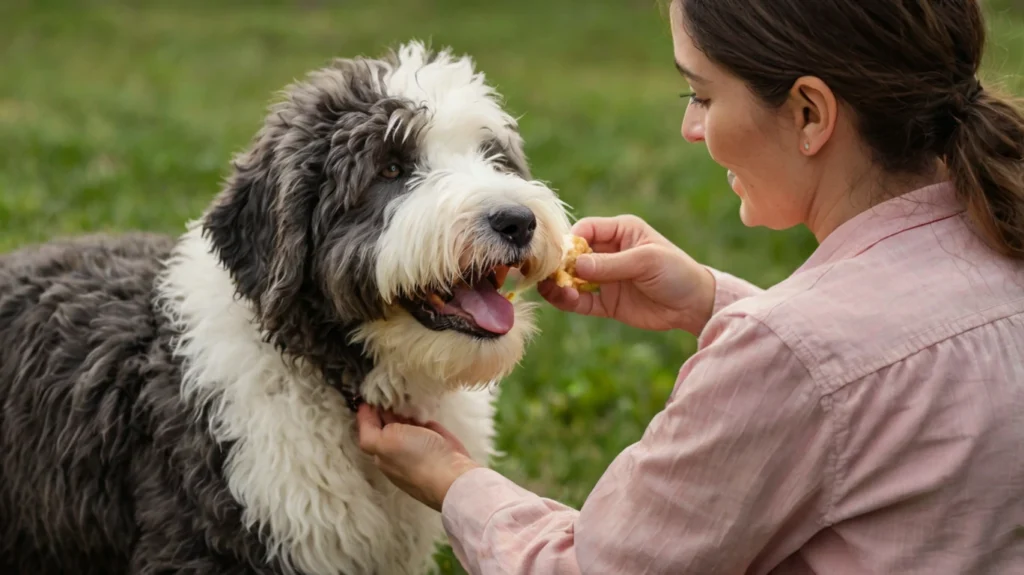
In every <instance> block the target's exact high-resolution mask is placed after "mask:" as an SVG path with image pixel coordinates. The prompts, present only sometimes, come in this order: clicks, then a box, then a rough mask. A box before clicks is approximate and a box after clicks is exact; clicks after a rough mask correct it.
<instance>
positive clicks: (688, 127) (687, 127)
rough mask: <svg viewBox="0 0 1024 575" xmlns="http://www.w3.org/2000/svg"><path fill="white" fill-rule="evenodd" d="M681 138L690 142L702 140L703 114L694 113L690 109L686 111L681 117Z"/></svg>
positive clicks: (694, 142)
mask: <svg viewBox="0 0 1024 575" xmlns="http://www.w3.org/2000/svg"><path fill="white" fill-rule="evenodd" d="M682 133H683V139H685V140H686V141H687V142H690V143H691V144H696V143H697V142H703V141H704V118H703V114H696V113H694V111H693V110H692V109H690V110H687V111H686V116H684V117H683V127H682Z"/></svg>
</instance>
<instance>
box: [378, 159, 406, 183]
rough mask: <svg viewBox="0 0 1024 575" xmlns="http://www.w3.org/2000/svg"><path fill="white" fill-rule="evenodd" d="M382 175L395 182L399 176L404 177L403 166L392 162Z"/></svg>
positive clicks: (382, 171)
mask: <svg viewBox="0 0 1024 575" xmlns="http://www.w3.org/2000/svg"><path fill="white" fill-rule="evenodd" d="M380 175H381V176H383V177H385V178H387V179H389V180H393V179H395V178H397V177H398V176H401V175H402V166H399V165H398V164H396V163H394V162H391V163H390V164H388V166H387V167H386V168H384V169H383V170H381V172H380Z"/></svg>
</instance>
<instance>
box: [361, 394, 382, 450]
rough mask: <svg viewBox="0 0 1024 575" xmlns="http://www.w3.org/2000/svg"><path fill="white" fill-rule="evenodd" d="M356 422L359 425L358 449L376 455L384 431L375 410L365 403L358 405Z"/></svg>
mask: <svg viewBox="0 0 1024 575" xmlns="http://www.w3.org/2000/svg"><path fill="white" fill-rule="evenodd" d="M356 422H357V423H358V425H359V448H360V449H362V450H363V451H364V452H366V453H368V454H370V455H376V454H377V448H378V446H379V444H380V436H381V432H382V431H383V429H384V424H383V422H382V421H381V418H380V414H379V413H378V412H377V409H376V408H374V407H372V406H370V405H369V404H366V403H364V404H362V405H360V406H359V411H357V412H356Z"/></svg>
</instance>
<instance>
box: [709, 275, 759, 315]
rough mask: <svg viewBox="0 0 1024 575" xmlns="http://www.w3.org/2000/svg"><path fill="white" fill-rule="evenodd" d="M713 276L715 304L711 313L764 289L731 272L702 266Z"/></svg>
mask: <svg viewBox="0 0 1024 575" xmlns="http://www.w3.org/2000/svg"><path fill="white" fill-rule="evenodd" d="M704 267H705V268H706V269H707V270H708V271H709V272H711V275H712V276H714V278H715V305H714V307H713V308H712V312H711V314H712V315H715V314H717V313H718V312H720V311H722V310H723V309H725V308H727V307H729V306H730V305H732V304H734V303H736V302H738V301H740V300H741V299H743V298H747V297H750V296H752V295H757V294H759V293H763V292H764V290H763V289H761V288H759V287H757V286H756V285H754V284H752V283H750V282H748V281H747V280H744V279H741V278H738V277H736V276H734V275H732V274H729V273H726V272H723V271H721V270H717V269H715V268H713V267H710V266H704Z"/></svg>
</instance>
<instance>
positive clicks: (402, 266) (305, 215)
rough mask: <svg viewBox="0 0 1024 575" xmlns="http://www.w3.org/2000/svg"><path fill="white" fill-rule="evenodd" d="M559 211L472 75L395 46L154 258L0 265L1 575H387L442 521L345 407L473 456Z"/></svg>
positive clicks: (93, 239)
mask: <svg viewBox="0 0 1024 575" xmlns="http://www.w3.org/2000/svg"><path fill="white" fill-rule="evenodd" d="M568 230H569V218H568V216H567V214H566V211H565V205H564V204H563V203H562V202H561V201H560V200H559V199H558V197H557V196H556V195H555V194H554V193H553V192H552V191H551V190H550V189H549V188H548V187H546V186H545V185H543V184H541V183H538V182H536V181H534V180H532V179H531V176H530V174H529V169H528V167H527V163H526V160H525V157H524V152H523V147H522V140H521V138H520V136H519V134H518V128H517V124H516V122H515V120H514V119H513V118H512V117H510V116H509V115H508V114H507V113H506V112H505V111H504V110H503V107H502V104H501V102H500V100H499V98H498V96H497V95H496V93H495V92H494V90H493V89H492V88H491V87H490V86H488V84H487V83H486V81H485V79H484V77H483V76H482V75H481V74H480V73H478V72H477V71H476V70H475V69H474V65H473V63H472V61H471V60H470V59H468V58H465V57H456V56H454V55H452V54H451V53H450V52H449V51H447V50H445V51H440V52H436V53H434V52H431V51H429V50H428V49H426V48H425V47H424V46H423V45H422V44H420V43H417V42H413V43H409V44H406V45H403V46H401V47H400V48H399V49H397V50H396V51H394V52H393V53H391V54H388V55H387V56H385V57H382V58H379V59H376V58H354V59H345V60H338V61H336V62H334V63H333V64H332V65H331V66H328V67H326V68H324V69H321V70H318V71H316V72H314V73H312V74H310V75H309V76H308V77H307V78H305V79H304V80H303V81H301V82H297V83H295V84H294V85H292V86H290V87H289V88H288V89H287V90H286V94H285V97H284V98H283V99H282V101H281V102H279V103H277V104H275V105H274V106H273V107H272V108H271V110H270V113H269V114H268V116H267V118H266V122H265V124H264V126H263V127H262V129H261V130H260V131H259V133H258V134H257V135H256V137H255V138H254V140H253V142H252V144H251V147H250V148H249V149H248V150H246V151H245V152H244V153H243V154H241V155H240V156H239V157H238V158H237V159H236V160H235V162H234V163H233V170H232V172H231V174H230V176H229V177H228V178H227V180H226V183H225V185H224V189H223V190H222V191H221V193H220V194H219V195H218V196H217V197H216V198H215V200H214V201H213V202H212V204H211V205H210V207H209V209H208V210H206V211H205V213H204V214H203V215H202V217H201V218H199V219H198V220H197V221H195V222H193V223H192V224H190V225H189V226H188V228H187V232H186V233H184V234H183V235H181V236H180V237H176V238H165V237H160V236H157V235H152V234H142V233H138V234H131V233H126V234H123V235H109V236H89V237H82V238H77V239H69V240H54V241H52V242H50V243H48V244H44V245H38V246H32V247H25V248H23V249H20V250H18V251H15V252H13V253H9V254H6V255H4V256H0V407H2V409H0V573H5V574H6V573H24V574H26V575H49V574H58V573H60V574H93V573H95V574H106V575H110V574H119V573H132V574H143V573H145V574H149V573H152V574H156V573H175V574H185V573H195V574H205V575H217V574H228V573H231V574H241V573H275V574H276V573H289V572H297V573H305V574H310V575H314V574H317V575H327V574H339V573H348V574H357V573H366V574H370V573H372V574H376V575H399V574H406V573H421V572H423V571H424V570H426V569H428V568H429V566H430V564H431V558H432V554H433V552H434V549H435V544H436V543H437V541H438V540H439V538H440V537H441V536H442V535H443V532H442V530H441V522H440V517H439V515H438V514H437V513H436V512H434V511H432V510H430V509H428V508H426V507H425V506H422V505H420V504H419V503H417V502H415V501H414V500H412V499H411V498H409V497H407V496H405V495H404V494H403V493H401V492H399V491H397V490H396V489H395V488H394V487H393V486H392V485H391V484H390V483H389V482H388V481H387V479H386V478H384V477H383V476H382V475H380V473H379V472H378V471H377V470H376V468H375V467H374V465H373V463H372V461H371V460H370V459H368V458H367V457H366V456H364V455H363V454H362V452H361V451H360V450H359V449H358V446H357V435H356V431H355V427H354V413H353V411H352V406H353V405H355V403H356V402H358V401H360V400H365V401H367V402H370V403H373V404H377V405H383V406H387V407H391V408H394V409H395V410H397V411H398V412H400V413H404V414H406V415H411V416H414V417H418V418H420V419H428V418H429V419H435V420H437V421H439V422H441V423H442V424H443V425H445V426H447V427H448V428H450V429H451V430H452V431H453V432H454V433H456V434H457V435H458V436H459V437H460V438H461V439H462V440H463V441H464V443H465V445H466V447H467V448H468V449H469V450H470V452H471V453H472V454H473V455H474V456H475V457H476V458H479V459H486V458H487V457H489V456H490V455H491V454H492V436H493V426H492V415H493V407H492V396H493V394H492V391H491V390H490V389H488V387H489V384H492V383H494V382H496V381H498V380H500V379H501V378H502V377H504V376H506V375H507V374H508V373H509V372H510V370H511V369H512V368H513V367H514V366H515V365H516V364H517V362H518V361H519V360H520V358H521V356H522V354H523V351H524V346H525V345H526V343H527V341H528V340H529V337H530V335H531V334H532V333H533V332H534V331H535V328H534V323H533V319H532V310H531V307H530V304H529V303H527V302H525V301H522V300H520V299H515V300H513V301H510V300H509V299H508V298H506V297H505V294H503V293H501V291H500V287H501V284H502V282H503V280H504V278H505V276H506V273H508V271H509V269H510V268H512V267H515V268H518V269H519V270H520V273H521V274H522V276H523V280H522V283H521V285H524V286H526V285H531V284H533V283H535V282H537V281H539V280H540V279H541V278H543V277H546V276H547V275H549V274H551V273H552V272H553V271H554V270H555V269H557V267H558V266H559V263H560V260H561V257H562V251H561V250H562V243H561V242H562V238H563V236H564V235H565V234H566V233H568Z"/></svg>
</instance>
